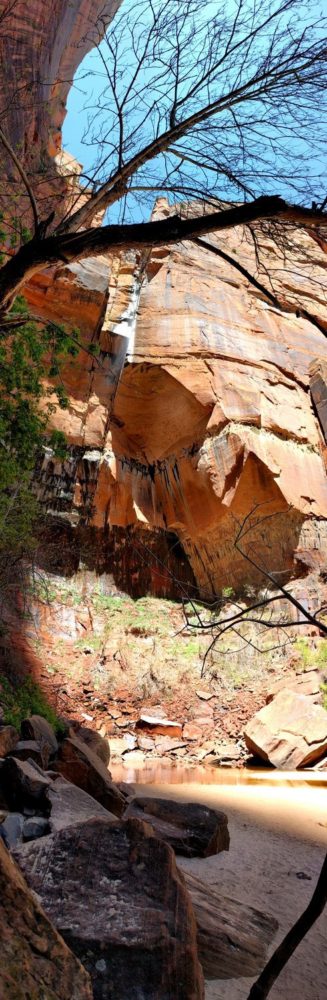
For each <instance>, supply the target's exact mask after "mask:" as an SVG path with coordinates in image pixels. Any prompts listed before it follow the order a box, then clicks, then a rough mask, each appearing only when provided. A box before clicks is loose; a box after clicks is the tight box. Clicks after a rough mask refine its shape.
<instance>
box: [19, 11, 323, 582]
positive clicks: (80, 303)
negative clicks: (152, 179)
mask: <svg viewBox="0 0 327 1000" xmlns="http://www.w3.org/2000/svg"><path fill="white" fill-rule="evenodd" d="M118 5H119V0H108V2H107V3H106V4H105V8H103V4H102V3H101V2H100V0H72V2H70V3H68V4H67V3H65V2H64V0H54V2H53V3H52V4H51V7H50V8H49V7H47V6H46V5H45V3H44V2H43V0H35V2H34V4H33V8H32V9H31V11H29V14H28V16H27V14H26V5H25V4H23V2H22V0H16V2H14V3H13V4H12V5H9V12H8V13H7V14H6V16H5V17H4V18H2V20H1V21H0V49H1V56H2V60H3V63H4V65H5V67H6V72H5V73H4V74H3V90H2V93H1V94H0V109H2V111H1V113H2V118H1V120H2V121H3V122H4V123H5V127H6V132H7V134H8V136H9V137H10V139H11V141H12V143H13V145H14V146H15V148H18V149H19V150H20V154H21V156H22V159H23V160H24V162H25V165H26V167H27V169H28V171H29V172H31V173H32V174H33V175H34V178H33V179H34V182H35V183H34V187H35V185H36V188H35V190H36V194H37V196H40V197H42V199H44V200H45V201H47V199H49V196H50V195H51V197H52V201H53V194H54V192H56V193H58V191H59V190H60V191H61V192H62V193H64V195H65V199H64V200H63V205H64V206H65V208H67V197H68V196H67V184H68V185H69V180H67V177H68V173H69V158H68V161H67V164H66V173H64V175H63V173H62V170H61V173H59V175H58V155H59V159H60V149H61V145H60V143H61V124H62V121H63V118H64V115H65V101H66V97H67V93H68V90H69V86H70V83H71V80H72V77H73V74H74V71H75V69H76V67H77V65H78V64H79V63H80V62H81V60H82V58H83V55H84V54H85V52H86V51H88V50H89V49H90V48H91V46H92V39H93V30H94V24H95V21H96V18H97V16H98V15H99V13H100V11H101V12H102V13H103V16H104V19H106V20H110V18H111V17H112V16H113V15H114V13H115V11H116V9H117V7H118ZM56 156H57V160H56ZM75 193H76V192H75V189H74V191H73V195H74V194H75ZM70 194H71V190H70ZM68 204H69V198H68ZM56 205H58V202H56ZM169 211H170V210H169V207H168V206H167V204H166V203H165V202H164V201H161V202H159V203H158V205H157V207H156V212H157V213H159V214H160V213H162V214H167V212H169ZM210 239H211V242H212V243H214V244H215V245H216V246H217V247H218V248H219V247H220V248H223V249H225V250H226V249H227V251H228V252H229V253H230V254H231V255H232V256H234V257H235V258H236V259H237V260H238V261H239V262H240V263H242V264H243V266H244V264H245V266H246V267H248V268H249V270H250V271H252V272H253V269H254V268H255V266H256V260H255V255H254V249H253V245H252V242H251V239H250V238H249V237H245V235H244V233H243V231H242V230H240V229H238V230H236V231H234V232H232V233H229V234H228V235H226V234H224V236H223V237H221V236H220V237H219V240H218V239H214V238H213V237H211V238H210ZM308 241H309V242H310V238H309V237H304V236H303V238H302V239H301V240H300V244H299V246H298V252H297V255H295V256H294V253H293V252H292V251H291V250H289V249H288V250H287V252H286V255H285V253H284V252H282V251H281V252H280V253H278V252H277V251H276V247H275V246H274V245H273V244H272V242H271V241H270V239H269V237H268V236H265V234H263V237H262V239H261V247H260V256H261V261H262V274H261V277H262V276H263V278H264V279H265V280H266V277H267V267H268V271H269V275H270V276H272V278H273V285H274V288H275V289H276V290H277V292H278V294H280V295H281V298H282V299H283V301H284V302H285V300H287V302H288V303H291V306H292V308H293V313H292V312H291V313H290V312H287V311H286V312H282V313H281V312H280V311H278V310H277V309H276V308H275V307H274V306H273V304H272V302H271V301H269V300H268V299H267V298H266V297H265V296H263V295H262V293H261V292H260V291H259V290H258V288H255V287H253V285H251V284H249V282H248V281H247V279H246V278H245V277H244V275H242V274H240V272H239V271H237V270H235V269H234V268H233V267H232V266H231V265H230V264H229V263H227V262H226V261H224V260H222V259H219V258H217V257H216V256H214V255H213V254H212V253H211V252H210V250H208V249H207V248H205V247H203V246H199V245H195V244H188V245H186V244H185V245H183V244H179V245H176V246H175V247H174V248H173V249H168V248H167V249H165V248H162V247H161V248H160V249H157V250H156V249H154V250H153V252H152V253H151V254H147V255H144V256H143V258H142V259H141V260H140V259H139V258H137V257H136V256H134V255H133V254H125V255H121V254H118V255H116V256H113V257H109V256H108V257H104V258H97V259H92V258H91V259H88V260H84V261H82V262H81V263H80V264H74V265H72V266H71V267H61V268H59V269H57V270H56V271H53V272H51V270H50V269H48V270H47V271H45V272H44V273H43V274H39V275H37V276H36V278H35V280H34V281H33V282H32V283H31V285H30V288H29V289H28V298H29V301H30V304H31V307H32V309H33V310H34V311H35V312H36V314H37V315H39V316H45V317H52V318H54V319H58V320H61V321H65V322H67V323H68V324H70V325H72V324H73V325H77V326H78V327H79V329H80V331H81V333H82V335H83V336H84V337H85V339H86V342H93V343H94V342H98V343H99V345H100V348H101V354H100V356H99V358H95V359H92V358H91V357H90V356H89V355H88V354H87V353H85V352H84V353H81V355H80V357H79V358H78V359H77V361H76V360H74V365H72V366H70V367H68V366H67V368H66V371H65V376H64V377H65V382H66V386H67V389H68V392H69V396H70V407H69V411H67V412H66V411H59V410H57V411H56V414H55V418H54V420H55V423H56V426H57V427H60V428H61V429H63V430H64V431H65V433H66V435H67V439H68V442H69V446H70V453H69V457H68V458H67V460H66V461H65V462H64V463H59V462H55V461H54V459H53V455H52V454H51V453H50V451H49V450H48V451H46V452H45V454H44V456H43V458H42V460H40V465H39V468H38V470H37V477H38V480H39V494H40V497H41V499H42V501H43V503H44V506H45V509H46V510H47V512H48V513H49V519H48V520H49V529H48V533H47V538H46V541H47V545H46V547H45V548H46V552H45V554H44V556H43V559H44V564H45V565H46V566H49V567H51V568H53V569H54V570H56V571H60V572H61V571H64V572H73V571H76V570H77V569H78V566H79V565H80V563H81V561H82V562H83V563H84V564H85V565H86V566H88V567H90V568H92V569H95V570H97V571H98V572H106V573H108V575H109V577H112V578H113V580H114V581H115V582H116V583H118V584H119V586H121V587H126V588H128V589H130V590H131V591H132V592H133V593H138V594H139V593H142V592H144V591H145V590H149V589H150V590H151V589H155V590H157V592H159V593H171V592H174V593H176V585H175V583H174V581H173V577H177V578H179V579H181V580H182V583H183V584H184V583H188V584H192V585H195V587H196V588H198V589H199V591H200V592H201V593H202V594H209V595H212V594H213V593H215V592H217V591H220V590H221V589H222V588H223V587H225V586H232V587H234V588H235V589H236V590H237V589H238V588H239V587H240V586H242V585H243V584H245V583H251V582H253V581H255V582H256V583H259V582H262V579H261V577H260V575H258V574H257V573H256V571H255V570H254V569H253V567H252V566H251V565H250V564H249V563H248V562H247V561H246V560H245V559H244V557H243V556H242V555H240V554H238V553H237V552H236V550H235V537H236V534H237V531H238V528H239V524H240V523H241V522H242V521H243V520H244V517H246V516H247V515H249V513H250V512H251V511H253V510H254V509H256V515H255V516H254V515H253V517H252V521H253V520H258V521H259V522H260V523H259V524H258V525H257V526H256V527H255V528H254V529H253V530H252V531H251V533H250V534H248V535H247V537H246V546H247V548H248V552H249V554H250V555H252V556H253V557H254V558H255V561H256V562H259V563H260V562H261V564H263V565H264V566H265V567H268V568H269V569H270V570H271V571H273V572H274V573H277V572H278V573H279V574H280V576H279V579H280V580H282V581H283V582H285V580H287V579H288V578H289V577H290V576H292V575H297V574H299V573H305V572H306V571H307V569H308V568H309V569H311V568H316V569H318V570H319V568H320V567H321V566H322V565H323V564H324V561H325V558H326V523H325V518H326V508H327V490H326V477H325V467H324V439H323V429H324V426H325V425H326V418H325V408H326V404H325V398H326V378H325V375H326V361H325V359H326V348H325V338H324V336H323V333H322V332H321V331H320V330H319V329H318V328H317V325H314V324H313V323H310V322H309V321H308V320H306V319H304V318H303V314H302V318H301V317H300V316H296V315H295V314H294V308H296V302H297V290H298V289H300V295H301V304H302V308H303V307H304V309H307V310H311V309H313V311H314V313H315V315H316V316H318V317H320V319H321V318H322V319H323V322H325V323H326V317H324V316H323V311H324V301H323V296H322V294H321V291H320V289H321V284H322V276H324V274H325V266H326V265H325V256H324V253H323V250H322V249H321V248H320V247H318V246H316V245H315V244H313V243H311V245H310V246H309V242H308ZM308 251H309V252H308ZM310 380H311V386H312V392H310ZM318 418H319V419H318ZM262 505H263V506H262ZM272 515H274V516H272ZM263 519H264V520H263ZM51 525H53V527H51ZM65 540H67V541H68V543H69V544H68V546H67V551H66V554H65V555H63V542H64V541H65ZM51 542H53V544H52V545H51V544H50V543H51ZM149 550H150V552H149ZM142 552H143V556H142ZM140 553H141V555H140ZM150 564H151V566H154V570H153V571H152V569H149V565H150ZM177 589H178V588H177Z"/></svg>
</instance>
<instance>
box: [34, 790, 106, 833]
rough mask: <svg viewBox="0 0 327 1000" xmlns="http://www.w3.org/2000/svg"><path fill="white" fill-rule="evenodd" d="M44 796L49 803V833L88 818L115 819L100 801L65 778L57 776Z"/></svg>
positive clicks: (82, 821)
mask: <svg viewBox="0 0 327 1000" xmlns="http://www.w3.org/2000/svg"><path fill="white" fill-rule="evenodd" d="M46 798H47V801H48V803H49V811H50V810H51V811H50V816H49V828H50V831H51V833H57V832H58V830H65V829H66V827H67V826H76V823H84V822H85V821H86V820H88V819H92V818H94V817H98V818H99V819H103V820H107V822H113V821H115V820H116V819H117V816H114V814H113V813H110V812H108V810H107V809H104V807H103V806H102V805H100V802H97V801H96V799H93V798H92V796H91V795H88V794H87V792H83V790H82V788H77V786H76V785H72V784H71V782H70V781H66V778H62V777H58V778H57V779H56V781H52V783H51V785H49V788H48V789H47V793H46Z"/></svg>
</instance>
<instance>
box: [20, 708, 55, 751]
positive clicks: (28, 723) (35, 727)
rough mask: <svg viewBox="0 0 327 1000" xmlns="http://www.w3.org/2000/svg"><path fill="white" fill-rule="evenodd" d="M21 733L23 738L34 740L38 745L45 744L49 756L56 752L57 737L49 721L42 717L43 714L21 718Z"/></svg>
mask: <svg viewBox="0 0 327 1000" xmlns="http://www.w3.org/2000/svg"><path fill="white" fill-rule="evenodd" d="M21 734H22V738H23V740H35V741H36V743H39V744H40V746H46V747H47V748H48V750H49V756H50V757H52V756H55V754H56V753H57V750H58V741H57V737H56V735H55V732H54V729H53V728H52V726H51V724H50V722H48V721H47V719H44V718H43V715H30V716H29V718H28V719H23V722H22V724H21Z"/></svg>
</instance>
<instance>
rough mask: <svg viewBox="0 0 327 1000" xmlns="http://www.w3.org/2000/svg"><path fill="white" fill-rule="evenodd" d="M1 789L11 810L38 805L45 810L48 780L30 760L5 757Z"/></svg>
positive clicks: (41, 809)
mask: <svg viewBox="0 0 327 1000" xmlns="http://www.w3.org/2000/svg"><path fill="white" fill-rule="evenodd" d="M0 782H1V789H2V791H3V793H4V795H5V797H6V799H7V801H8V803H9V806H10V808H11V809H14V810H18V811H19V810H20V809H24V808H25V806H30V807H33V808H34V807H35V806H36V805H38V807H39V808H40V811H41V812H42V811H43V809H44V808H45V792H46V789H47V788H48V787H49V785H50V778H49V777H47V775H46V774H44V773H43V771H42V770H41V768H39V767H38V765H37V764H35V762H34V761H32V760H16V757H6V758H5V760H4V761H3V762H2V767H1V772H0Z"/></svg>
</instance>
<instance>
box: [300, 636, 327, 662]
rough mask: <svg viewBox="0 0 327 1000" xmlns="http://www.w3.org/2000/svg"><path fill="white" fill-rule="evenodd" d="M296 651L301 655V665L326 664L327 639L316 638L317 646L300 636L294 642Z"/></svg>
mask: <svg viewBox="0 0 327 1000" xmlns="http://www.w3.org/2000/svg"><path fill="white" fill-rule="evenodd" d="M294 648H295V649H296V652H297V653H299V654H300V656H301V664H300V665H301V667H302V668H303V670H305V669H306V667H320V668H321V669H323V667H326V666H327V640H326V639H318V644H317V646H312V645H311V644H310V642H309V639H306V638H304V637H301V638H299V639H296V642H295V643H294Z"/></svg>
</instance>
